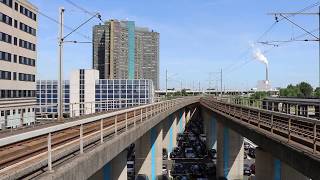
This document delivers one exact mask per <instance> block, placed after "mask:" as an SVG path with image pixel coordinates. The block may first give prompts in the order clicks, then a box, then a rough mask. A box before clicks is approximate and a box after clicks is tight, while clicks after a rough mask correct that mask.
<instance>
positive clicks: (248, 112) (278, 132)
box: [200, 97, 320, 155]
mask: <svg viewBox="0 0 320 180" xmlns="http://www.w3.org/2000/svg"><path fill="white" fill-rule="evenodd" d="M200 103H201V104H202V105H204V106H205V107H207V108H209V109H211V110H213V111H214V112H216V113H218V114H221V115H223V116H225V117H227V118H230V119H234V120H235V121H239V123H245V124H246V125H247V126H251V127H255V128H258V130H260V131H263V132H267V133H269V134H270V135H271V136H276V137H281V138H280V140H281V139H283V138H284V139H285V141H284V142H285V143H288V144H292V145H293V144H294V145H295V146H296V145H297V144H299V145H302V147H304V148H303V149H302V150H303V151H304V152H310V153H311V154H313V155H316V154H318V153H319V150H320V147H319V146H320V142H319V134H320V128H319V125H320V121H319V120H317V119H312V118H307V117H302V116H296V115H291V114H285V113H281V112H276V111H270V110H265V109H261V108H259V107H250V106H244V105H241V104H236V103H234V101H230V100H227V99H223V98H217V97H215V98H214V97H204V98H201V100H200ZM299 149H301V148H300V147H299Z"/></svg>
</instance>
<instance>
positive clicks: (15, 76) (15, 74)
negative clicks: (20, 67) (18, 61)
mask: <svg viewBox="0 0 320 180" xmlns="http://www.w3.org/2000/svg"><path fill="white" fill-rule="evenodd" d="M13 80H17V73H16V72H13Z"/></svg>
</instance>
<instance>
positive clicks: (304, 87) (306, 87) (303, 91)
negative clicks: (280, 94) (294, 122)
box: [297, 82, 313, 98]
mask: <svg viewBox="0 0 320 180" xmlns="http://www.w3.org/2000/svg"><path fill="white" fill-rule="evenodd" d="M297 87H298V88H299V93H298V97H304V98H308V97H311V96H312V93H313V88H312V86H311V85H310V84H309V83H307V82H301V83H300V84H298V85H297Z"/></svg>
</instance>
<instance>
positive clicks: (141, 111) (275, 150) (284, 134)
mask: <svg viewBox="0 0 320 180" xmlns="http://www.w3.org/2000/svg"><path fill="white" fill-rule="evenodd" d="M196 112H197V113H196ZM195 115H200V116H201V117H202V119H203V120H204V124H205V126H204V127H205V133H206V135H207V146H208V148H216V149H217V176H218V177H220V178H224V179H230V180H232V179H243V155H244V153H243V138H244V137H246V138H248V139H250V140H251V141H253V142H254V143H255V144H257V145H258V146H259V147H258V149H257V152H256V153H257V154H256V179H258V180H260V179H261V180H265V179H266V180H267V179H268V180H269V179H274V180H281V179H282V180H287V179H290V180H295V179H297V180H298V179H299V180H300V179H302V180H303V179H309V178H312V179H314V180H315V179H320V173H319V172H320V161H319V160H320V155H319V150H320V148H319V133H320V128H319V127H318V123H319V121H318V120H315V119H311V118H307V117H299V116H294V115H290V114H284V113H280V112H274V111H270V110H264V109H259V108H255V107H247V106H243V105H239V104H236V103H234V102H231V101H229V100H226V101H224V100H223V99H218V98H215V97H186V98H180V99H175V100H168V101H162V102H158V103H154V104H150V105H145V106H140V107H134V108H129V109H124V110H120V111H116V112H111V113H97V114H92V115H87V116H83V117H81V118H79V119H73V120H70V121H66V122H65V123H62V124H58V125H53V126H48V127H44V128H38V129H34V130H32V129H31V130H30V131H22V132H19V131H17V132H16V133H15V134H13V135H12V134H9V135H2V136H0V157H1V158H0V168H1V169H0V179H19V178H36V179H77V180H78V179H126V178H127V174H126V173H127V171H126V158H127V155H126V153H125V149H126V148H127V147H128V146H129V145H130V144H132V143H135V144H136V155H135V156H136V165H135V166H136V174H146V175H148V177H149V179H157V178H158V179H160V178H161V174H162V148H163V147H165V148H167V149H168V151H169V152H170V151H172V149H173V147H174V146H175V139H176V135H177V133H178V132H182V131H183V130H184V127H185V125H186V123H188V121H189V120H190V119H191V118H193V117H194V116H195Z"/></svg>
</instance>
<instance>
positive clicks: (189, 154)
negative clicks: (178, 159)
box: [184, 148, 196, 158]
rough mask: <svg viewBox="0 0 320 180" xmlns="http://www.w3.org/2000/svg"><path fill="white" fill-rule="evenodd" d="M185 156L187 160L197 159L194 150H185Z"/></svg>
mask: <svg viewBox="0 0 320 180" xmlns="http://www.w3.org/2000/svg"><path fill="white" fill-rule="evenodd" d="M184 154H185V157H186V158H196V154H195V153H194V151H193V149H192V148H186V149H185V150H184Z"/></svg>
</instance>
